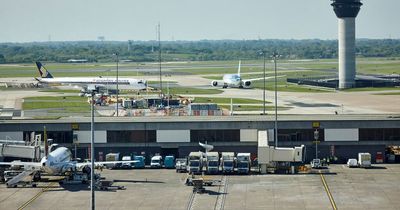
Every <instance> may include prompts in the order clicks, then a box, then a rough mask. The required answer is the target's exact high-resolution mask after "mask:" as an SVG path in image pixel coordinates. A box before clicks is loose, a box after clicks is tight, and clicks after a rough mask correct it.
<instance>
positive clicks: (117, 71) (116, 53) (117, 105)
mask: <svg viewBox="0 0 400 210" xmlns="http://www.w3.org/2000/svg"><path fill="white" fill-rule="evenodd" d="M115 55H116V56H117V61H116V63H117V117H118V111H119V110H118V109H119V105H118V104H119V103H118V94H119V88H118V63H119V58H118V53H115Z"/></svg>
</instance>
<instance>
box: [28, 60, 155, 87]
mask: <svg viewBox="0 0 400 210" xmlns="http://www.w3.org/2000/svg"><path fill="white" fill-rule="evenodd" d="M36 66H37V69H38V71H39V74H40V78H36V77H35V79H36V80H37V81H38V82H39V83H42V84H63V85H65V84H67V85H77V86H80V87H82V88H83V89H84V90H83V91H85V90H86V89H91V90H94V89H96V88H107V89H116V84H117V79H116V78H114V77H113V78H103V77H58V78H55V77H53V75H51V73H50V72H49V71H48V70H47V69H46V68H45V67H44V66H43V65H42V63H41V62H36ZM146 88H147V81H146V80H142V79H133V78H121V79H118V89H129V90H144V89H146Z"/></svg>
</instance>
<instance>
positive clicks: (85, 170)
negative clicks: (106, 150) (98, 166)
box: [82, 165, 92, 175]
mask: <svg viewBox="0 0 400 210" xmlns="http://www.w3.org/2000/svg"><path fill="white" fill-rule="evenodd" d="M91 171H92V170H91V168H90V166H87V165H86V166H84V167H83V168H82V172H83V173H85V174H87V175H90V173H91Z"/></svg>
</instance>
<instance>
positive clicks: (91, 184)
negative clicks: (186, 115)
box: [75, 87, 99, 210]
mask: <svg viewBox="0 0 400 210" xmlns="http://www.w3.org/2000/svg"><path fill="white" fill-rule="evenodd" d="M96 92H99V88H98V87H95V88H94V89H87V90H86V91H85V92H81V93H82V94H81V96H84V95H85V94H90V100H91V101H90V115H91V120H90V192H91V200H90V207H91V209H92V210H94V209H95V206H96V205H95V195H94V188H95V186H94V185H95V183H94V181H95V176H94V96H95V95H96ZM75 152H76V149H75ZM75 156H76V155H75ZM75 158H76V157H75Z"/></svg>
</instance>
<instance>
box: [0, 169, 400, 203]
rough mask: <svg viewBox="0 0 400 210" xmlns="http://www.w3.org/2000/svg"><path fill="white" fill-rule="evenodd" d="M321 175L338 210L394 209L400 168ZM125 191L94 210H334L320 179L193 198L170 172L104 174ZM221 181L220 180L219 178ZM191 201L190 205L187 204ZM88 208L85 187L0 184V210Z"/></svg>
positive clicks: (234, 178)
mask: <svg viewBox="0 0 400 210" xmlns="http://www.w3.org/2000/svg"><path fill="white" fill-rule="evenodd" d="M330 172H331V173H330V174H325V175H323V177H324V179H325V181H326V184H327V186H328V189H329V191H330V195H331V197H332V198H333V200H334V203H335V204H336V206H337V209H398V208H399V206H400V199H398V198H399V197H400V186H399V185H398V183H400V165H398V164H396V165H379V167H376V168H373V169H361V168H347V167H345V166H344V165H331V166H330ZM101 174H102V176H103V177H106V178H107V179H108V180H114V184H115V185H123V186H125V187H126V190H115V191H96V208H97V209H174V210H175V209H189V208H190V209H221V207H223V209H237V210H239V209H254V210H256V209H333V207H332V202H331V201H330V199H329V194H328V193H327V189H326V188H325V187H324V184H323V181H322V179H321V177H322V176H321V175H320V174H296V175H279V174H267V175H243V176H238V175H231V176H229V175H228V176H226V177H225V178H224V177H223V176H222V175H215V176H209V177H207V178H209V179H214V180H224V181H223V182H221V185H218V184H217V185H215V186H210V187H208V186H207V187H205V188H206V190H205V192H204V193H203V194H195V196H194V197H191V195H192V189H193V188H192V187H191V186H186V185H185V184H184V183H185V179H186V176H187V175H186V174H184V173H176V172H175V170H168V169H143V170H103V172H102V173H101ZM223 178H224V179H223ZM189 201H191V202H189ZM23 207H24V208H26V209H89V208H90V190H89V188H88V186H85V185H67V186H62V187H61V186H60V185H59V184H58V183H57V182H40V183H39V184H38V188H30V187H26V188H20V187H19V188H6V186H5V185H3V184H2V185H0V209H19V208H23Z"/></svg>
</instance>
